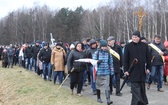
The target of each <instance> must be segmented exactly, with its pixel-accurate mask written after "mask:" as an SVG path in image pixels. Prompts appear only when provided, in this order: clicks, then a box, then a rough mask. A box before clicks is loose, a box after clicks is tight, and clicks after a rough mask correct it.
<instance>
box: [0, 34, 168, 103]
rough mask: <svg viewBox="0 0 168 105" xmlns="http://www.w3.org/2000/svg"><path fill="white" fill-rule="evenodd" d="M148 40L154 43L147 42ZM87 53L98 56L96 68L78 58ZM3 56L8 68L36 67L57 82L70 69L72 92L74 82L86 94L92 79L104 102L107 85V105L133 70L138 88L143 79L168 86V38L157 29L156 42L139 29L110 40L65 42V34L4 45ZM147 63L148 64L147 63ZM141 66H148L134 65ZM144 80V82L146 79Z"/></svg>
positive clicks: (0, 57) (0, 53)
mask: <svg viewBox="0 0 168 105" xmlns="http://www.w3.org/2000/svg"><path fill="white" fill-rule="evenodd" d="M137 43H138V44H137ZM140 43H143V44H140ZM146 45H148V47H144V46H146ZM135 46H138V47H135ZM141 46H142V47H141ZM158 49H159V51H158ZM131 50H133V51H134V52H131ZM140 50H141V51H147V52H143V53H146V54H144V55H142V54H140V52H139V51H140ZM136 54H138V55H136ZM144 56H145V57H144ZM86 58H87V59H88V58H89V59H93V60H97V70H96V72H95V71H94V69H95V68H94V65H92V64H91V63H90V62H76V60H79V59H86ZM134 59H137V61H138V64H134V65H133V67H132V66H131V63H132V61H133V60H134ZM0 60H2V67H3V68H10V69H12V68H13V66H19V67H23V68H25V69H26V70H30V71H32V72H33V71H34V72H35V73H37V74H38V75H40V76H41V77H42V78H43V79H44V80H45V81H47V80H48V81H52V82H53V84H59V85H61V84H62V82H63V80H64V79H65V77H66V76H67V75H68V74H69V75H70V89H71V94H72V95H73V94H74V88H77V95H78V96H82V94H81V91H82V89H83V86H88V85H90V86H91V90H92V92H93V95H97V102H99V103H102V102H103V101H102V100H101V91H102V90H104V91H105V96H106V99H107V105H110V104H112V103H113V102H112V101H111V100H110V95H111V94H112V93H115V95H116V96H122V93H121V89H120V88H121V83H120V80H121V78H124V77H125V76H130V77H129V78H128V80H127V81H126V83H127V85H128V86H131V91H132V94H134V92H135V91H136V88H135V87H134V86H136V84H135V82H137V81H138V83H139V81H143V82H145V83H146V88H147V89H150V85H151V83H156V84H157V91H158V92H164V90H163V88H162V87H163V85H162V84H163V83H164V85H166V86H168V41H165V42H163V43H162V42H161V36H160V35H155V37H154V38H153V41H152V42H151V43H149V42H147V40H146V38H145V37H141V36H140V34H139V33H138V32H134V33H133V36H132V41H130V42H119V43H116V38H115V37H114V36H110V37H108V38H107V39H106V40H104V39H100V38H98V39H87V38H83V39H81V40H80V41H75V42H73V43H70V44H69V43H63V41H62V40H61V39H58V40H57V42H56V44H54V45H50V44H49V43H48V42H46V41H40V40H37V41H36V42H35V44H34V45H33V44H31V43H28V42H27V43H25V44H23V45H21V46H19V45H12V44H10V45H9V46H0ZM145 66H146V68H145V69H143V67H145ZM129 68H130V69H131V70H132V71H131V72H130V71H129ZM136 68H137V69H140V70H142V71H140V70H139V71H136V70H134V69H136ZM147 70H149V71H147ZM135 76H136V77H135ZM57 80H58V81H57ZM139 85H140V86H143V84H139ZM113 88H115V91H113ZM139 94H140V93H139ZM134 95H135V94H134ZM144 97H145V96H144ZM134 102H135V103H134ZM138 103H142V104H138ZM146 104H148V101H144V100H143V101H142V100H136V99H134V98H132V105H146Z"/></svg>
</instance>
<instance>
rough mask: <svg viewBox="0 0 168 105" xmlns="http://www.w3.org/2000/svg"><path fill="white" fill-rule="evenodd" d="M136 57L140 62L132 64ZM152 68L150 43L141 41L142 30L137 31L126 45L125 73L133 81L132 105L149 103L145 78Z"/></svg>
mask: <svg viewBox="0 0 168 105" xmlns="http://www.w3.org/2000/svg"><path fill="white" fill-rule="evenodd" d="M135 59H136V60H137V61H138V62H137V63H135V64H132V62H133V61H134V60H135ZM130 66H131V67H130ZM130 68H131V70H130V72H129V69H130ZM150 69H151V62H150V55H149V50H148V45H147V44H146V43H143V42H141V41H140V32H139V31H135V32H134V33H133V35H132V42H130V43H129V44H127V45H126V46H125V51H124V71H125V75H127V76H130V82H131V92H132V101H131V105H147V104H148V99H147V96H146V89H145V80H146V74H148V73H149V72H150Z"/></svg>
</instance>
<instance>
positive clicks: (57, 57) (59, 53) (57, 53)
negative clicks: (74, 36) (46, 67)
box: [51, 47, 66, 71]
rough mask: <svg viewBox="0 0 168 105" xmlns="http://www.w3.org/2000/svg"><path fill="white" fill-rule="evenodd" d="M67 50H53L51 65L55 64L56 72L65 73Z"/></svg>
mask: <svg viewBox="0 0 168 105" xmlns="http://www.w3.org/2000/svg"><path fill="white" fill-rule="evenodd" d="M65 56H66V53H65V50H64V49H63V48H62V47H61V48H60V49H57V48H56V47H55V48H54V49H53V50H52V54H51V64H54V68H55V69H54V71H64V69H65V65H64V60H65Z"/></svg>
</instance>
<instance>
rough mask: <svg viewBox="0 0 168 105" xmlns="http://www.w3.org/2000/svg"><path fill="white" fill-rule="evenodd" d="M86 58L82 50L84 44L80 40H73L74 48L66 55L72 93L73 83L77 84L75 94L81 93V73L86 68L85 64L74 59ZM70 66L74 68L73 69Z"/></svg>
mask: <svg viewBox="0 0 168 105" xmlns="http://www.w3.org/2000/svg"><path fill="white" fill-rule="evenodd" d="M83 58H86V54H85V52H84V45H83V44H82V43H81V42H78V41H77V42H75V49H74V50H72V51H71V52H70V54H69V56H68V60H67V66H68V73H69V74H70V89H71V92H72V93H71V94H72V95H73V90H74V87H75V85H77V95H78V96H80V97H81V96H82V95H81V90H82V86H83V75H84V71H85V70H86V64H85V63H83V62H76V61H75V60H78V59H83ZM72 68H74V70H73V71H71V70H72Z"/></svg>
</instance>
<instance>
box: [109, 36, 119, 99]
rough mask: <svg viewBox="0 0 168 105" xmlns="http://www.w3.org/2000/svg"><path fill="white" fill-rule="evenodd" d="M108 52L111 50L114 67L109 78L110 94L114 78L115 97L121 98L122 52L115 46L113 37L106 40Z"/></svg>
mask: <svg viewBox="0 0 168 105" xmlns="http://www.w3.org/2000/svg"><path fill="white" fill-rule="evenodd" d="M107 41H108V46H109V50H111V53H110V54H111V55H112V57H113V65H114V75H111V76H110V91H111V94H112V91H113V89H112V88H113V87H112V80H113V78H115V83H116V84H115V87H116V96H122V93H121V92H120V73H121V69H122V50H121V47H120V46H119V45H117V44H115V37H114V36H110V37H108V39H107Z"/></svg>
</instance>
